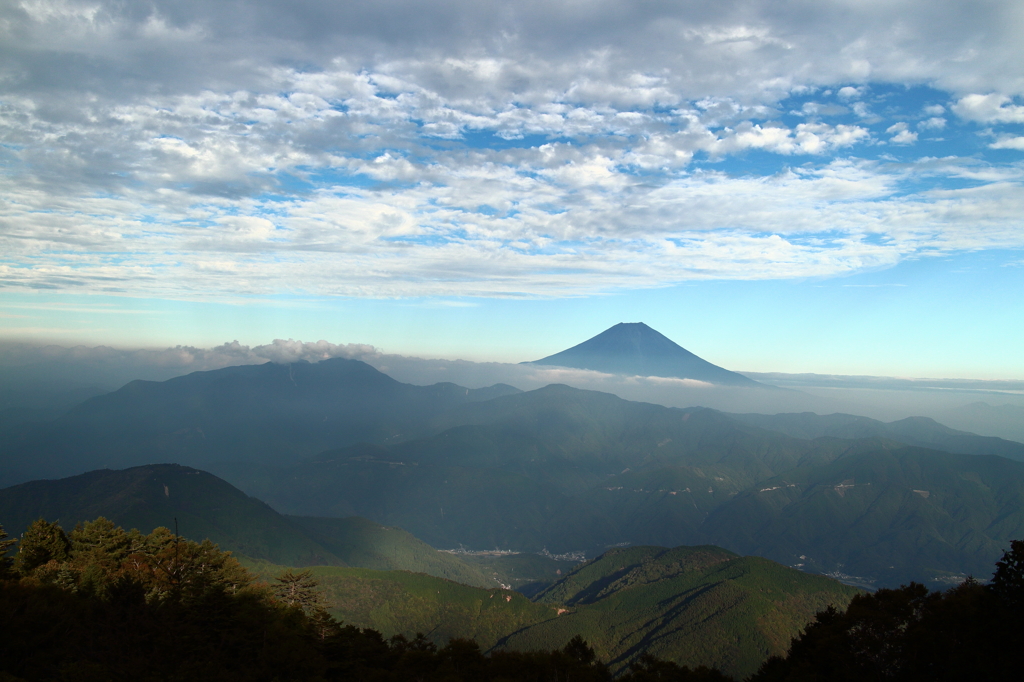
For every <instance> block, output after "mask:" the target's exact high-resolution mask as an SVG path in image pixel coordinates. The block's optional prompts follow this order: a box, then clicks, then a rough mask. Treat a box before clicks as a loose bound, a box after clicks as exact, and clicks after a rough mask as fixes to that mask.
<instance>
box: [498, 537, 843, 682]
mask: <svg viewBox="0 0 1024 682" xmlns="http://www.w3.org/2000/svg"><path fill="white" fill-rule="evenodd" d="M856 592H857V590H855V589H854V588H850V587H847V586H845V585H841V584H840V583H838V582H836V581H834V580H830V579H828V578H824V577H821V576H813V575H808V574H806V573H802V572H800V571H797V570H794V569H790V568H786V567H784V566H780V565H779V564H776V563H774V562H772V561H768V560H766V559H761V558H758V557H740V556H737V555H735V554H733V553H732V552H728V551H725V550H723V549H720V548H718V547H711V546H704V547H677V548H675V549H665V548H663V547H632V548H629V549H617V550H611V551H609V552H607V553H605V554H604V555H602V556H601V557H599V558H597V559H595V560H593V561H591V562H589V563H587V564H584V565H583V566H581V567H580V568H578V569H576V570H575V571H573V572H572V573H570V574H569V575H567V576H566V577H565V578H563V579H562V580H561V581H559V582H558V583H556V584H555V585H553V586H552V587H550V588H548V589H547V590H545V591H544V592H542V593H541V594H540V595H538V597H537V600H538V601H542V602H544V603H550V604H560V605H563V608H565V609H567V612H565V613H563V614H562V615H560V616H559V617H558V618H557V619H554V620H548V621H545V622H542V623H538V624H536V625H532V626H530V627H527V628H525V629H523V630H520V631H519V632H516V633H514V634H512V635H510V636H509V637H507V638H506V639H504V640H502V642H501V646H503V647H508V648H512V649H526V650H530V649H549V648H552V647H555V646H558V643H559V642H565V641H567V640H568V639H569V638H570V637H572V636H573V635H574V634H580V635H582V636H583V638H584V639H586V640H587V642H588V643H589V644H590V645H591V646H593V647H594V649H595V651H597V653H598V656H599V657H601V658H604V659H606V660H610V661H611V662H612V664H613V667H615V668H618V669H622V668H624V667H625V666H626V664H628V663H629V662H630V661H631V660H634V659H635V658H636V657H638V656H639V655H640V654H641V653H644V652H647V653H651V654H653V655H655V656H658V657H660V658H665V659H668V660H673V661H676V662H678V663H680V664H685V665H689V666H697V665H707V666H714V667H717V668H719V669H721V670H723V671H725V672H727V673H729V674H732V675H736V676H744V675H747V674H750V673H752V672H754V671H755V670H756V669H757V666H758V665H760V663H761V662H762V661H763V660H764V659H765V658H767V656H769V655H772V654H781V653H784V652H785V651H786V648H787V647H788V645H789V642H790V639H791V638H792V637H793V636H795V635H796V634H797V633H798V632H799V631H800V629H801V628H802V627H803V626H804V625H805V624H806V623H807V622H808V621H809V620H811V619H812V618H813V617H814V614H815V613H816V612H817V611H819V610H822V609H824V608H825V607H827V606H828V605H830V604H834V605H836V606H837V607H839V608H842V607H844V606H845V605H846V603H847V602H848V601H849V600H850V598H851V597H852V596H853V595H854V594H855V593H856Z"/></svg>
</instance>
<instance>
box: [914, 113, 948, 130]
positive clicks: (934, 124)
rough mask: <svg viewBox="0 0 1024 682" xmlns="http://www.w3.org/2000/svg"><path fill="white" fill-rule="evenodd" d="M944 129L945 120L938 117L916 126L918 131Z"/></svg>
mask: <svg viewBox="0 0 1024 682" xmlns="http://www.w3.org/2000/svg"><path fill="white" fill-rule="evenodd" d="M945 127H946V119H944V118H942V117H939V116H933V117H932V118H929V119H925V120H924V121H921V122H919V123H918V124H917V129H918V130H942V129H943V128H945Z"/></svg>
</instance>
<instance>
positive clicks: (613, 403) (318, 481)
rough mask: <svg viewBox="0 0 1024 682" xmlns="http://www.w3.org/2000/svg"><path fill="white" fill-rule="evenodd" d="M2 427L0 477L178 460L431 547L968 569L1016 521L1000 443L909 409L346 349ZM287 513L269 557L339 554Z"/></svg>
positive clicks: (1021, 532)
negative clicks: (789, 400)
mask: <svg viewBox="0 0 1024 682" xmlns="http://www.w3.org/2000/svg"><path fill="white" fill-rule="evenodd" d="M3 448H4V449H3V452H2V453H0V455H2V456H0V462H3V464H2V465H0V472H2V473H0V475H2V476H3V479H2V480H4V481H6V483H8V484H10V483H16V482H19V481H25V480H28V479H31V478H47V477H55V476H64V475H71V474H78V473H81V472H83V471H88V470H91V469H97V468H103V467H132V466H138V465H146V464H150V463H153V462H155V461H156V462H159V461H164V462H176V463H178V464H183V465H188V466H194V467H198V468H202V469H205V470H208V471H211V472H213V473H214V474H217V475H218V476H221V477H223V478H225V479H227V480H228V481H230V482H231V483H232V484H233V485H236V486H238V487H239V488H241V489H242V490H244V491H245V492H246V493H248V494H250V495H254V496H256V497H258V498H259V499H262V500H265V501H266V502H267V503H269V504H270V505H271V506H272V507H273V508H274V509H276V510H278V511H280V512H283V513H286V514H291V515H294V516H303V517H317V518H320V519H330V518H341V517H351V516H361V517H365V518H367V519H370V520H371V521H373V522H374V523H377V524H383V525H385V526H397V527H400V528H404V529H405V530H407V531H409V532H411V533H412V534H413V535H414V536H415V537H416V538H418V539H419V540H421V541H423V542H426V543H428V544H430V545H432V546H434V547H442V548H457V547H460V546H464V547H467V548H470V549H477V550H480V549H494V548H496V547H498V548H504V549H514V550H517V551H525V552H540V551H542V550H544V549H548V550H550V551H551V552H554V553H563V552H569V551H583V552H586V553H587V555H588V556H594V555H597V554H599V553H601V552H602V551H604V550H605V549H606V548H607V547H609V546H613V545H619V544H622V543H632V544H645V545H661V546H676V545H691V544H716V545H720V546H724V547H726V548H727V549H731V550H734V551H741V552H744V553H756V554H760V555H762V556H766V557H768V558H771V559H774V560H777V561H780V562H782V563H784V564H787V565H802V567H803V568H805V569H807V570H812V571H817V572H838V573H845V574H847V575H850V576H852V577H851V580H853V579H855V578H857V577H859V578H864V579H866V580H869V581H875V582H874V584H876V585H886V584H894V583H896V584H898V583H899V582H902V581H906V580H911V579H916V580H929V579H946V578H952V577H954V576H956V575H960V574H963V573H977V574H979V575H980V574H982V573H983V572H984V571H987V570H989V569H990V567H991V565H992V563H993V562H994V561H995V560H996V559H997V558H998V556H999V553H1000V552H1001V550H1002V549H1005V546H1006V544H1007V543H1008V541H1009V540H1010V539H1014V538H1021V537H1024V490H1022V488H1021V485H1022V483H1021V482H1022V481H1024V463H1022V462H1021V461H1011V460H1024V445H1021V444H1019V443H1014V442H1011V441H1005V440H1001V439H997V438H985V437H980V436H976V435H974V434H970V433H967V432H960V431H954V430H952V429H948V428H945V427H943V426H942V425H941V424H937V423H936V422H933V421H931V420H926V419H911V420H903V421H901V422H893V423H891V424H885V423H883V422H878V421H874V420H870V419H865V418H860V417H854V416H851V415H829V416H823V417H822V416H817V415H812V414H799V415H775V416H764V415H729V414H725V413H722V412H717V411H714V410H710V409H705V408H688V409H675V408H666V407H662V406H658V405H651V404H647V403H638V402H630V401H626V400H622V399H619V398H617V397H615V396H612V395H609V394H605V393H598V392H594V391H582V390H578V389H573V388H570V387H568V386H559V385H552V386H548V387H545V388H542V389H538V390H535V391H530V392H525V393H524V392H520V391H518V390H517V389H515V388H512V387H510V386H502V385H498V386H494V387H491V388H488V389H478V390H470V389H466V388H463V387H459V386H456V385H454V384H436V385H433V386H413V385H409V384H403V383H400V382H397V381H395V380H393V379H391V378H390V377H388V376H386V375H384V374H382V373H381V372H378V371H377V370H375V369H373V368H372V367H370V366H368V365H366V364H364V363H361V362H358V361H354V360H340V359H339V360H327V361H323V362H320V363H317V364H309V363H295V364H292V365H274V364H267V365H259V366H244V367H231V368H227V369H223V370H216V371H211V372H198V373H195V374H192V375H188V376H185V377H179V378H176V379H172V380H169V381H166V382H132V383H130V384H128V385H127V386H125V387H123V388H122V389H120V390H118V391H115V392H114V393H111V394H107V395H102V396H98V397H95V398H92V399H90V400H87V401H85V402H84V403H82V404H81V405H79V406H78V407H76V408H74V409H73V410H71V411H70V412H69V413H67V414H65V415H64V416H62V417H60V418H58V419H56V420H53V421H51V422H48V423H44V424H41V425H36V426H34V427H32V428H29V429H27V430H25V431H23V432H20V433H19V434H18V435H17V437H16V438H15V437H12V438H11V439H10V440H8V441H7V442H6V443H5V444H4V445H3ZM992 455H999V456H998V457H996V456H992ZM851 481H852V482H851ZM118 485H119V486H122V487H124V486H128V485H129V483H124V482H123V483H119V484H118ZM131 485H142V483H133V484H131ZM171 490H172V492H173V490H174V488H171ZM24 499H25V503H24V504H25V509H32V506H31V496H26V497H25V498H24ZM268 511H269V510H268ZM96 513H101V512H96ZM62 514H63V513H62ZM166 515H167V514H166V513H165V514H164V516H166ZM62 518H63V515H62ZM183 518H185V517H184V515H182V514H179V520H182V519H183ZM285 520H286V521H287V520H288V519H285ZM288 522H289V523H290V524H291V526H292V527H295V526H296V525H297V523H296V522H294V521H288ZM160 523H161V524H166V523H167V522H166V520H164V521H160ZM304 523H306V525H304V526H302V529H301V530H302V536H303V537H305V538H307V539H308V540H309V542H310V543H311V544H310V545H308V548H307V549H306V550H302V549H301V548H300V547H294V548H293V549H291V550H288V552H291V553H288V552H286V553H285V554H284V555H283V556H285V557H287V562H289V563H299V562H300V561H301V562H307V560H306V559H300V558H296V557H301V556H303V555H302V552H303V551H305V552H306V553H307V554H309V553H315V552H325V553H326V554H323V556H324V557H329V556H333V557H335V558H336V559H337V560H338V561H340V562H344V561H346V560H345V559H344V557H342V556H340V555H339V554H338V553H337V551H338V550H337V547H336V546H335V545H331V544H330V543H329V542H327V541H326V540H325V539H324V538H323V537H321V536H318V535H317V533H321V534H322V533H324V532H326V531H325V530H324V529H325V528H328V527H329V526H330V523H332V522H330V521H327V520H323V521H320V522H317V523H319V524H320V525H319V526H317V527H314V526H313V525H311V524H313V523H314V522H312V521H308V522H304ZM209 533H210V534H211V537H213V531H209ZM317 538H319V539H317ZM257 544H258V543H257ZM239 551H241V550H239ZM282 551H284V550H282ZM249 552H250V553H252V550H249ZM264 556H266V557H268V560H273V561H277V559H271V558H270V555H269V554H265V555H264ZM327 563H329V561H327Z"/></svg>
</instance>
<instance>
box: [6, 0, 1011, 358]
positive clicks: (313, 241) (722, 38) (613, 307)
mask: <svg viewBox="0 0 1024 682" xmlns="http://www.w3.org/2000/svg"><path fill="white" fill-rule="evenodd" d="M963 5H964V3H960V2H941V1H940V2H929V3H923V2H892V3H884V4H878V3H863V2H855V3H853V2H820V3H814V4H813V5H811V6H808V5H807V4H806V3H796V2H766V1H765V2H758V1H754V0H747V1H734V2H720V3H711V4H709V3H704V2H700V3H698V2H692V3H691V2H673V3H657V2H632V3H625V2H611V1H607V2H605V1H597V0H586V1H582V2H571V3H559V2H555V3H551V2H545V3H539V2H519V3H487V2H474V3H469V2H460V1H458V0H451V1H449V2H438V3H430V4H429V5H426V6H424V3H412V2H406V1H405V0H389V1H388V2H380V3H373V4H372V5H370V6H365V7H364V6H362V5H360V6H359V7H357V6H356V5H354V4H345V3H332V2H319V1H317V0H310V1H309V2H306V3H301V4H296V3H283V2H281V3H278V2H274V1H271V0H261V1H259V2H242V3H232V4H230V6H229V5H226V4H225V5H223V6H222V5H221V4H219V3H200V2H196V3H188V2H184V3H183V2H174V3H171V2H166V3H165V2H159V1H158V2H153V3H149V4H147V5H145V6H143V5H128V6H125V5H124V4H121V3H106V2H95V1H92V2H78V1H76V0H34V1H28V0H26V1H24V2H3V3H0V19H2V21H0V27H2V28H0V31H2V32H3V34H2V35H0V64H3V65H5V66H3V67H0V173H2V176H0V177H2V182H3V185H4V191H3V192H2V194H0V244H2V250H0V338H5V339H12V340H31V341H33V342H52V343H58V344H62V345H69V344H74V343H85V344H107V345H114V346H121V347H137V346H147V347H166V346H173V345H177V344H190V345H196V346H206V347H208V346H213V345H216V344H220V343H223V342H224V341H229V340H233V339H238V340H240V341H241V342H243V343H246V344H250V345H256V344H261V343H266V342H268V341H270V340H271V339H274V338H282V339H287V338H294V339H303V340H306V341H312V340H317V339H326V340H328V341H331V342H332V343H367V344H372V345H374V346H377V347H380V348H383V349H385V350H386V351H387V352H391V353H401V354H407V355H421V356H432V357H446V358H467V359H474V360H499V361H520V360H527V359H535V358H536V357H540V356H543V355H547V354H550V353H552V352H555V351H557V350H560V349H562V348H564V347H566V346H568V345H572V344H574V343H577V342H579V341H582V340H583V339H585V338H587V337H589V336H591V335H593V334H596V333H598V332H600V331H602V330H603V329H604V328H606V327H608V326H611V325H612V324H615V323H616V322H620V321H644V322H647V323H648V324H650V325H651V326H653V327H655V328H656V329H659V330H660V331H662V332H663V333H665V334H667V335H669V336H670V337H671V338H673V339H674V340H676V341H677V342H679V343H681V344H682V345H684V346H686V347H687V348H689V349H690V350H692V351H694V352H696V353H698V354H699V355H701V356H703V357H705V358H707V359H709V360H711V361H712V362H716V363H718V364H721V365H724V366H726V367H730V368H733V369H739V370H751V371H783V372H820V373H846V374H879V375H882V374H884V375H896V376H933V377H934V376H947V377H965V378H1024V353H1021V352H1020V342H1019V339H1020V338H1022V332H1024V322H1022V320H1024V304H1022V303H1021V302H1020V301H1021V292H1024V286H1022V284H1024V224H1022V222H1024V220H1022V218H1021V216H1024V64H1022V62H1021V60H1020V58H1019V57H1020V52H1019V36H1020V35H1021V30H1022V29H1024V6H1022V5H1021V4H1020V3H1016V2H985V3H972V4H971V6H970V7H969V8H968V7H964V6H963Z"/></svg>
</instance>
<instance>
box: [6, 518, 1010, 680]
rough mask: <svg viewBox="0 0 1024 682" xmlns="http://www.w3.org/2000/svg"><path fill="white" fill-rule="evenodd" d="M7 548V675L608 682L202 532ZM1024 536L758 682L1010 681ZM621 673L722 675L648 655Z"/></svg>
mask: <svg viewBox="0 0 1024 682" xmlns="http://www.w3.org/2000/svg"><path fill="white" fill-rule="evenodd" d="M12 545H14V540H12V539H8V538H7V535H6V533H4V532H3V531H2V529H0V555H3V556H4V558H3V559H2V560H0V578H2V579H0V613H2V614H3V616H4V617H3V619H2V621H0V628H2V631H0V680H3V681H4V682H11V681H16V680H82V681H87V680H97V681H98V680H129V679H130V680H133V681H134V680H268V681H270V680H349V679H351V680H381V681H385V680H387V681H390V680H396V681H397V680H424V681H427V680H436V681H440V680H446V681H452V682H458V681H461V680H465V681H469V680H491V681H494V682H497V681H499V680H510V681H511V680H524V681H525V680H537V681H538V682H540V681H541V680H545V681H546V680H557V681H566V682H568V681H569V680H574V681H579V682H584V681H586V680H610V679H611V674H610V672H609V669H608V667H607V666H606V665H605V664H604V662H602V661H599V660H597V656H596V654H595V652H594V649H593V648H592V647H590V646H589V645H588V644H587V642H585V641H584V640H583V639H581V638H580V637H579V636H575V637H572V638H571V639H569V641H568V642H566V643H565V645H564V646H563V647H562V648H561V649H557V650H552V651H540V652H537V651H534V652H516V651H504V650H501V651H493V652H490V653H487V652H483V651H481V649H480V647H479V646H478V645H477V644H476V643H475V642H473V641H471V640H463V639H455V640H451V641H449V642H448V643H447V644H445V645H443V646H440V647H439V646H437V645H436V644H434V643H432V642H430V641H429V640H427V639H426V638H424V637H422V636H419V637H415V638H407V637H403V636H395V637H392V638H390V639H385V638H384V637H383V636H382V635H381V634H380V633H379V632H377V631H375V630H372V629H369V628H364V629H360V628H357V627H354V626H351V625H345V624H343V623H339V622H337V621H336V620H335V619H334V618H332V617H331V616H330V615H329V614H328V612H327V609H326V606H327V605H326V604H325V603H324V597H323V593H322V592H321V591H320V590H319V588H318V586H317V584H316V582H315V581H314V580H313V579H312V577H311V575H310V574H309V573H308V572H299V573H296V572H293V571H284V572H283V573H281V574H280V575H278V576H277V577H276V579H274V580H272V581H266V582H265V581H260V580H258V579H257V578H256V577H255V576H254V575H253V574H252V573H250V572H249V571H247V570H246V569H245V568H244V567H243V566H242V565H241V564H240V563H238V562H237V561H236V560H235V559H234V558H232V557H231V555H230V554H229V553H227V552H223V551H221V550H220V549H219V548H218V547H217V546H216V545H214V544H213V543H211V542H209V541H204V542H202V543H197V542H192V541H189V540H185V539H183V538H180V537H178V536H176V535H175V534H174V533H172V532H171V531H169V530H167V529H165V528H158V529H156V530H154V531H153V532H152V533H150V534H148V535H144V534H141V533H139V532H138V531H134V530H131V531H126V530H124V529H122V528H120V527H118V526H116V525H115V524H113V523H112V522H110V521H107V520H106V519H103V518H100V519H97V520H95V521H92V522H89V523H84V524H79V525H78V526H76V527H75V528H74V529H73V530H72V531H71V532H70V533H66V532H65V531H64V529H62V528H61V527H60V526H59V525H57V524H56V523H50V522H47V521H44V520H39V521H37V522H35V523H34V524H32V526H31V527H30V528H29V529H28V530H27V531H26V532H25V533H24V534H23V536H22V537H21V538H20V540H19V541H18V543H17V552H16V553H15V554H14V556H13V557H7V556H6V553H7V552H8V550H10V549H11V548H12ZM1022 608H1024V542H1022V541H1015V542H1013V543H1012V546H1011V549H1010V550H1009V551H1008V552H1006V553H1005V554H1004V556H1003V558H1002V559H1001V560H1000V561H999V562H998V563H997V565H996V571H995V575H994V576H993V578H992V580H991V582H990V583H988V584H985V585H983V584H980V583H978V582H977V581H974V580H968V581H966V582H965V583H963V584H961V585H960V586H958V587H955V588H952V589H950V590H948V591H946V592H930V591H928V590H927V589H926V588H925V587H923V586H921V585H917V584H911V585H908V586H904V587H901V588H899V589H895V590H879V591H878V592H875V593H873V594H863V595H859V596H857V597H855V598H854V599H853V601H852V602H851V603H850V605H849V607H848V608H847V609H846V610H845V612H840V611H838V610H836V609H834V608H832V609H827V610H825V611H823V612H820V613H819V614H818V615H817V617H816V618H815V620H814V621H813V622H811V623H810V624H808V626H807V627H806V629H805V631H804V632H803V634H801V635H800V636H799V637H797V638H796V639H794V641H793V643H792V646H791V648H790V651H789V654H788V656H786V657H773V658H771V659H769V660H768V661H767V662H765V664H764V665H763V666H762V667H761V669H760V670H759V671H758V672H757V673H756V674H755V675H754V676H753V677H752V678H751V680H752V681H756V682H774V681H776V680H787V681H797V680H924V679H928V680H954V679H956V680H961V679H991V680H1001V679H1007V680H1009V679H1018V677H1019V671H1020V666H1021V664H1022V656H1024V654H1022V653H1021V652H1022V651H1024V627H1022V625H1024V621H1022V617H1021V609H1022ZM618 679H620V680H625V681H626V682H651V681H654V680H666V681H668V680H678V681H685V680H727V679H730V678H728V677H727V676H726V675H724V674H722V673H720V672H718V671H716V670H710V669H707V668H698V669H695V670H691V669H689V668H686V667H684V666H679V665H677V664H675V663H671V662H666V661H660V660H658V659H655V658H652V657H643V658H641V659H640V660H639V661H637V662H635V663H634V664H632V666H631V667H630V669H629V670H628V671H626V672H624V673H623V674H622V675H620V676H619V677H618Z"/></svg>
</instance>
